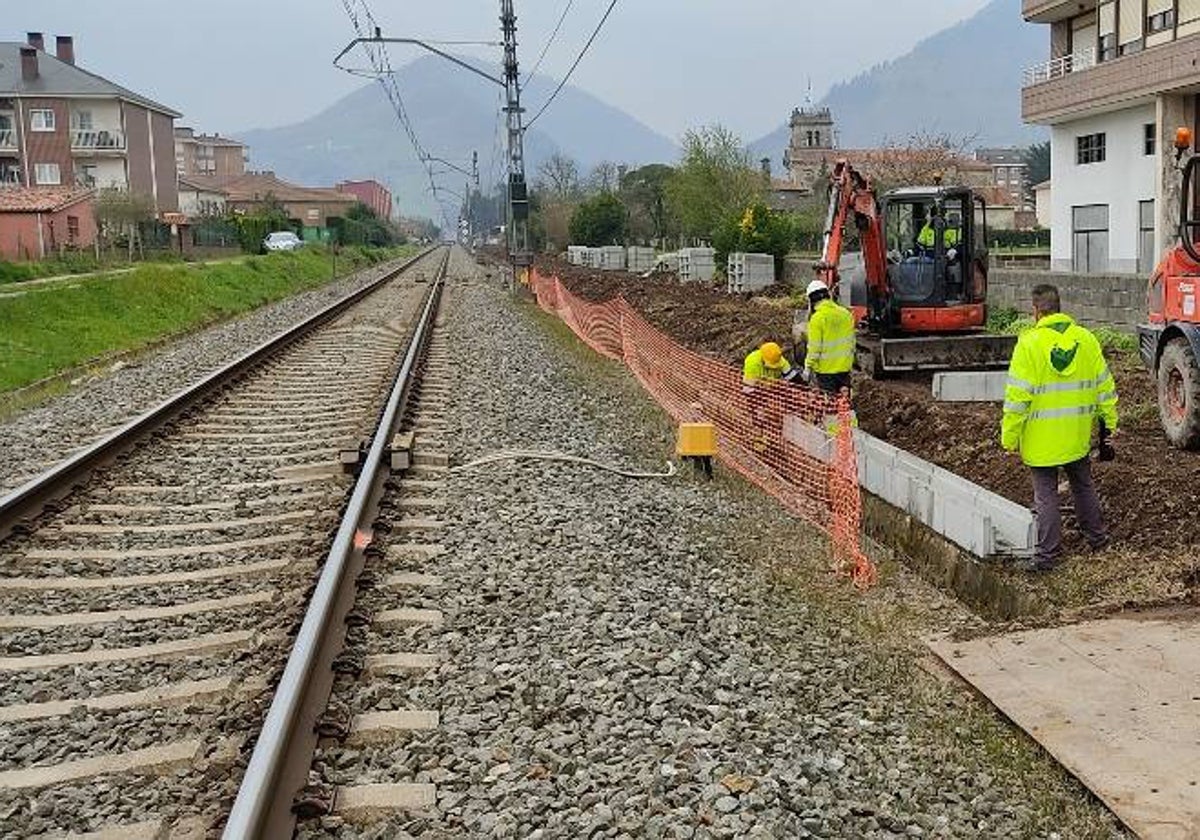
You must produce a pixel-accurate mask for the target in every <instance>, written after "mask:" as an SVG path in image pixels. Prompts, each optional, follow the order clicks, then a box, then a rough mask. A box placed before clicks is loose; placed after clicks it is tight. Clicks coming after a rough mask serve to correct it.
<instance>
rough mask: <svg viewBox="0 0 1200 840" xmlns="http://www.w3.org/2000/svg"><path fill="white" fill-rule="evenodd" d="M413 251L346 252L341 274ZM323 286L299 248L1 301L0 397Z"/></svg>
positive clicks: (325, 264) (315, 253) (161, 268)
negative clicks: (93, 363) (96, 360)
mask: <svg viewBox="0 0 1200 840" xmlns="http://www.w3.org/2000/svg"><path fill="white" fill-rule="evenodd" d="M414 252H415V248H413V247H406V248H392V249H375V250H365V249H361V248H347V249H344V250H343V251H342V253H341V254H339V255H338V259H337V268H338V273H339V275H340V274H347V273H350V272H352V271H356V270H358V269H360V268H363V267H366V266H368V265H372V264H375V263H378V262H382V261H383V260H385V259H390V258H393V257H397V256H401V255H404V254H408V253H414ZM330 279H331V271H330V258H329V254H328V253H327V252H326V251H324V250H323V249H316V248H306V249H304V250H302V251H298V252H296V253H290V254H270V255H267V256H260V257H247V258H245V259H244V260H239V261H237V262H227V263H221V264H215V265H187V264H179V265H162V264H157V265H141V266H139V267H138V268H136V269H135V270H133V271H130V272H127V273H121V274H117V275H110V276H105V275H97V276H94V277H89V278H86V279H81V280H80V281H79V282H78V283H69V284H63V285H61V286H59V285H56V286H55V287H53V288H48V289H44V290H37V291H34V290H29V291H28V292H27V293H25V294H17V295H13V296H11V297H6V296H0V394H2V393H5V392H9V391H13V390H15V389H17V388H21V387H24V386H26V385H29V384H31V383H34V382H37V381H39V380H42V379H45V378H46V377H50V376H53V375H55V374H57V373H61V372H63V371H67V370H71V369H74V368H78V367H80V366H83V365H85V364H87V363H88V362H91V361H92V360H95V359H97V358H101V357H106V356H111V355H112V354H115V353H120V352H125V351H129V350H135V349H137V348H139V347H144V346H146V345H147V344H150V343H152V342H155V341H158V340H161V339H163V338H165V337H168V336H171V335H176V334H180V333H185V332H189V331H191V330H195V329H197V328H199V327H203V326H206V325H208V324H212V323H215V322H217V321H221V320H224V319H227V318H230V317H232V316H234V315H238V314H240V313H243V312H246V311H248V310H251V309H254V308H256V307H259V306H262V305H263V304H266V303H270V302H272V301H276V300H279V299H281V298H285V297H288V296H290V295H294V294H297V293H299V292H302V291H305V290H307V289H312V288H316V287H318V286H321V285H323V284H325V283H328V282H329V281H330ZM9 288H12V287H9Z"/></svg>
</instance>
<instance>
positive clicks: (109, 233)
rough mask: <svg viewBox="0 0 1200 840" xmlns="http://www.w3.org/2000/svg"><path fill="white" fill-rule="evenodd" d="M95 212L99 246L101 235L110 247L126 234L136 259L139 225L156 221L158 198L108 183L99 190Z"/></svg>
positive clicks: (131, 253)
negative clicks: (135, 251) (156, 199)
mask: <svg viewBox="0 0 1200 840" xmlns="http://www.w3.org/2000/svg"><path fill="white" fill-rule="evenodd" d="M95 214H96V227H97V228H99V230H100V237H99V238H97V240H96V241H97V248H98V247H99V241H100V239H103V240H104V241H105V242H107V243H108V246H109V247H110V248H115V247H116V245H117V240H118V239H120V238H122V237H124V239H125V243H126V245H127V247H128V249H129V259H130V260H132V259H133V252H134V248H135V247H140V245H141V235H140V232H139V229H138V225H140V224H142V223H143V222H149V221H153V219H154V202H153V201H152V200H151V199H150V197H149V196H145V195H140V194H138V193H135V192H130V191H127V190H122V189H117V188H116V187H105V188H104V189H102V190H100V191H99V192H98V193H97V194H96V205H95ZM97 253H98V252H97Z"/></svg>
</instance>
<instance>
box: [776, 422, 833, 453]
mask: <svg viewBox="0 0 1200 840" xmlns="http://www.w3.org/2000/svg"><path fill="white" fill-rule="evenodd" d="M783 439H784V440H786V441H788V442H789V443H792V444H794V445H796V446H798V447H800V449H801V450H803V451H804V453H805V454H806V455H808V456H810V457H812V458H816V459H817V460H818V461H820V462H821V463H823V464H828V463H829V462H830V461H832V460H833V439H832V438H830V436H829V435H828V434H826V432H825V430H824V429H819V428H817V427H816V426H814V425H812V424H811V423H805V422H804V421H803V420H802V419H801V418H800V417H799V416H798V415H795V414H787V415H784V418H783Z"/></svg>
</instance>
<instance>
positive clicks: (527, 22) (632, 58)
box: [0, 0, 1018, 141]
mask: <svg viewBox="0 0 1200 840" xmlns="http://www.w3.org/2000/svg"><path fill="white" fill-rule="evenodd" d="M565 3H566V0H516V9H517V15H518V23H517V25H518V32H519V40H520V53H519V58H520V61H521V65H522V70H528V69H529V68H530V67H532V65H533V63H534V61H535V60H536V59H537V56H538V54H539V53H540V52H541V50H542V48H543V46H544V45H545V43H546V40H547V38H548V37H549V35H550V32H551V31H552V30H553V29H554V25H555V23H556V22H557V20H558V18H559V15H560V14H561V12H562V9H563V7H564V5H565ZM984 4H985V0H934V2H929V0H836V2H829V0H623V2H619V3H618V4H617V6H616V9H615V10H614V12H613V14H612V16H611V17H610V18H609V21H608V23H607V25H606V27H605V29H604V31H603V32H602V33H601V35H600V37H599V38H598V39H597V41H596V43H595V44H594V45H593V47H592V49H591V51H590V52H589V53H588V55H587V56H586V57H585V58H584V60H583V63H582V64H581V65H580V67H579V69H578V70H577V71H576V73H575V75H574V77H573V78H572V82H573V83H574V84H576V85H578V86H579V87H582V88H584V89H586V90H588V91H590V92H591V93H593V94H595V95H597V96H599V97H600V98H602V99H604V100H606V101H608V102H609V103H611V104H613V105H616V106H618V107H620V108H623V109H625V110H627V111H628V112H629V113H631V114H632V115H633V116H635V117H637V118H638V119H640V120H641V121H643V122H644V123H646V124H647V125H649V126H650V127H651V128H654V129H656V130H657V131H659V132H661V133H663V134H665V135H667V136H669V137H672V138H677V137H678V136H679V135H680V134H681V133H682V132H683V131H684V130H685V129H686V128H688V127H690V126H694V125H697V124H701V123H709V122H713V121H720V122H722V123H724V124H725V125H727V126H729V127H730V128H732V129H734V130H735V131H737V132H738V133H740V134H741V135H742V136H743V138H744V139H745V140H747V141H750V140H753V139H755V138H757V137H758V136H760V135H762V134H765V133H767V132H768V131H770V130H771V129H773V128H775V127H776V126H778V125H779V124H781V123H782V122H783V121H784V120H785V119H786V117H787V115H788V113H789V112H790V110H791V108H792V107H793V106H794V105H799V104H802V103H803V101H804V99H805V93H806V89H807V85H808V80H809V79H811V80H812V87H813V92H814V98H819V97H820V96H821V95H822V94H823V93H824V92H825V91H826V90H827V89H828V87H829V86H830V85H831V84H833V83H835V82H838V81H841V80H843V79H845V78H847V77H849V76H851V75H853V74H855V73H857V72H859V71H861V70H865V69H867V68H868V67H870V66H871V65H873V64H876V63H878V62H880V61H883V60H886V59H889V58H894V57H896V56H899V55H902V54H903V53H905V52H907V51H908V50H909V49H910V48H911V47H912V46H913V45H914V44H915V43H916V42H917V41H919V40H920V39H921V38H923V37H925V36H927V35H930V34H932V33H934V32H936V31H937V30H939V29H942V28H945V27H946V26H949V25H950V24H952V23H955V22H957V21H959V20H961V19H963V18H965V17H968V16H970V15H971V14H973V13H974V12H975V11H977V10H978V9H979V8H981V7H982V6H983V5H984ZM607 5H608V0H574V5H573V7H572V8H571V11H570V13H569V15H568V16H567V18H566V21H565V23H564V24H563V27H562V31H561V32H560V34H559V37H558V39H557V40H556V41H555V42H554V43H553V45H552V46H551V47H550V50H549V52H548V53H547V55H546V58H545V61H544V63H543V65H542V71H543V72H546V73H548V74H550V75H553V76H556V77H561V74H562V73H564V72H566V70H567V68H568V67H569V66H570V64H571V62H572V60H573V59H574V58H575V55H576V54H577V52H578V50H579V49H580V48H581V47H582V45H583V43H584V42H585V41H586V40H587V37H588V35H589V34H590V33H591V31H592V29H593V28H594V27H595V25H596V23H597V22H598V21H599V19H600V16H601V15H602V14H603V11H604V9H605V8H606V7H607ZM4 6H5V8H6V9H7V10H8V12H7V14H6V15H5V25H6V28H5V30H4V31H3V32H2V33H0V37H2V38H5V39H11V40H23V39H24V33H25V32H26V31H27V30H35V31H39V30H40V31H42V32H45V33H46V35H47V41H48V42H49V43H53V36H54V35H58V34H68V35H74V36H75V39H76V52H77V55H78V59H79V62H80V64H81V65H82V66H84V67H86V68H88V69H90V70H92V71H94V72H96V73H99V74H101V75H103V76H107V77H108V78H110V79H112V80H113V81H115V82H118V83H121V84H123V85H125V86H126V87H129V88H132V89H134V90H136V91H138V92H139V93H143V94H145V95H148V96H151V97H153V98H155V99H158V100H159V101H161V102H163V103H164V104H166V105H169V106H171V107H173V108H175V109H177V110H179V111H182V112H183V113H184V115H185V116H184V119H183V120H182V121H181V122H182V123H183V124H186V125H193V126H195V127H197V128H200V129H203V130H205V131H220V132H227V133H232V132H236V131H239V130H243V129H250V128H269V127H273V126H278V125H284V124H287V123H291V122H294V121H298V120H301V119H304V118H306V117H309V116H311V115H312V114H314V113H315V112H317V111H319V110H321V109H323V108H324V107H325V106H327V105H329V104H330V103H331V102H333V101H334V100H335V99H336V98H337V97H338V96H340V95H342V94H344V93H346V92H348V91H349V90H351V89H353V88H354V87H355V86H357V85H359V84H361V83H362V81H361V80H360V79H356V78H353V77H351V76H347V75H345V74H343V73H340V72H339V71H337V70H335V69H334V68H333V67H332V65H331V63H330V62H331V60H332V58H333V56H334V55H335V54H336V53H337V52H339V51H340V50H341V48H342V47H343V46H344V45H345V43H346V42H347V41H348V40H349V39H350V37H352V36H351V29H350V25H349V22H348V19H347V17H346V15H345V13H344V11H343V7H342V3H341V0H205V2H200V3H185V2H180V1H179V0H5V2H4ZM371 6H372V9H373V11H374V13H375V16H376V18H377V19H378V20H379V22H380V23H381V24H382V26H383V28H384V30H385V32H387V33H388V34H392V35H398V36H416V37H424V38H430V39H433V38H443V39H464V38H465V39H478V40H497V39H498V38H499V32H498V27H499V22H498V6H499V3H498V2H497V0H403V2H401V0H372V2H371ZM1017 13H1018V10H1017V9H1016V8H1015V0H1014V10H1013V14H1017ZM51 49H53V47H51ZM456 49H463V50H464V51H465V50H466V49H467V48H457V47H456ZM476 54H478V55H481V56H492V57H496V59H497V61H498V51H497V50H495V49H494V48H482V49H480V50H477V51H476ZM392 55H393V62H394V63H395V64H402V63H404V62H405V61H407V60H410V59H411V58H413V57H415V54H414V53H412V52H411V51H409V50H406V49H404V48H393V53H392ZM530 105H531V106H532V107H536V105H537V103H530Z"/></svg>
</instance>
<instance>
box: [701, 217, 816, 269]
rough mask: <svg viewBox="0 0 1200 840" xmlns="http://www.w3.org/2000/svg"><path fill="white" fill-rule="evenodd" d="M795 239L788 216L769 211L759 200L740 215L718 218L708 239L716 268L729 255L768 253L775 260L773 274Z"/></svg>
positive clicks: (793, 229)
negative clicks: (715, 255)
mask: <svg viewBox="0 0 1200 840" xmlns="http://www.w3.org/2000/svg"><path fill="white" fill-rule="evenodd" d="M795 240H796V228H795V224H794V221H793V219H792V217H791V216H789V215H788V214H786V213H776V212H774V211H772V210H770V209H769V208H768V207H767V205H766V204H765V203H763V202H761V201H759V202H755V203H754V204H751V205H750V206H748V207H746V208H745V209H744V210H743V211H742V212H741V213H740V214H738V213H733V214H730V215H728V216H726V217H725V218H724V219H722V220H721V224H720V225H719V226H718V227H717V229H716V231H715V232H714V233H713V238H712V242H713V248H714V249H715V250H716V252H717V264H718V265H720V264H721V263H722V262H724V261H725V258H726V257H728V256H729V254H730V253H732V252H734V251H745V252H748V253H752V254H771V255H772V256H773V257H775V269H776V271H782V270H783V258H784V257H786V256H787V255H788V252H789V251H791V250H792V245H793V244H794V243H795Z"/></svg>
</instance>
